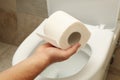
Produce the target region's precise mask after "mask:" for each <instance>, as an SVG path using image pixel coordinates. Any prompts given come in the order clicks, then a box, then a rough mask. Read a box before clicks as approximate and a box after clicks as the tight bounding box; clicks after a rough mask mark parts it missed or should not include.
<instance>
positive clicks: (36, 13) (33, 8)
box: [0, 0, 47, 45]
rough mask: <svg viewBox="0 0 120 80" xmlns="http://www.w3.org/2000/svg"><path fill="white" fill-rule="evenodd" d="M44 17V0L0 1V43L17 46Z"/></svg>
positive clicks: (45, 10) (45, 14) (45, 9)
mask: <svg viewBox="0 0 120 80" xmlns="http://www.w3.org/2000/svg"><path fill="white" fill-rule="evenodd" d="M46 17H47V5H46V0H0V41H1V42H5V43H9V44H13V45H19V44H20V43H21V42H22V41H23V40H24V39H25V38H26V37H27V36H28V35H29V34H30V33H31V32H32V31H33V30H34V29H35V28H36V27H37V26H38V25H39V24H40V23H41V22H42V21H43V20H44V19H45V18H46Z"/></svg>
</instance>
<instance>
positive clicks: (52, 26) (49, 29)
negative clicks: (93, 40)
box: [37, 11, 90, 49]
mask: <svg viewBox="0 0 120 80" xmlns="http://www.w3.org/2000/svg"><path fill="white" fill-rule="evenodd" d="M41 27H43V31H42V32H41V33H40V32H38V33H37V34H38V35H39V36H40V37H42V38H43V39H44V40H45V41H47V42H49V43H51V44H52V45H54V46H56V47H58V48H61V49H67V48H68V47H70V46H72V45H74V44H75V43H78V42H79V43H80V44H81V47H83V46H84V45H85V44H86V42H87V41H88V39H89V38H90V32H89V30H88V29H87V28H86V27H85V26H84V24H83V23H82V22H81V21H79V20H78V19H76V18H74V17H72V16H71V15H69V14H67V13H66V12H63V11H57V12H55V13H53V14H52V15H51V16H50V17H49V18H48V19H47V20H46V22H45V24H44V26H41Z"/></svg>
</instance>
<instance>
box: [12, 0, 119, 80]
mask: <svg viewBox="0 0 120 80" xmlns="http://www.w3.org/2000/svg"><path fill="white" fill-rule="evenodd" d="M68 2H69V3H68ZM118 2H119V0H110V1H109V0H104V1H103V0H93V1H86V0H47V5H48V13H49V15H50V14H52V13H53V12H55V11H56V10H63V11H66V12H68V13H70V14H72V15H73V16H75V17H76V18H78V19H80V20H81V21H83V22H85V23H87V24H93V25H98V26H90V25H86V26H87V28H88V29H89V30H90V32H91V37H90V39H89V41H88V42H87V46H86V47H85V48H83V49H82V50H81V53H84V54H86V55H87V57H86V56H84V59H85V62H84V64H81V63H82V62H78V61H77V60H75V61H76V63H77V65H76V64H74V65H75V66H74V65H73V67H72V68H76V69H77V70H76V71H75V70H73V71H72V70H71V72H70V71H69V69H68V71H69V73H67V72H63V73H59V69H57V68H56V66H58V65H57V64H53V66H52V67H51V68H49V69H48V70H45V72H43V73H42V74H40V75H39V76H38V77H37V78H36V79H35V80H104V77H105V73H107V68H108V67H107V66H108V64H109V62H110V59H111V57H112V53H113V51H114V48H115V43H116V41H117V39H118V35H119V31H120V27H117V26H116V22H117V17H118V12H119V10H118V9H119V4H118ZM101 5H102V6H101ZM89 10H91V12H90V11H89ZM101 12H103V13H101ZM88 13H89V15H88ZM99 24H104V26H101V25H100V26H99ZM40 26H44V23H42V24H41V25H40ZM40 26H38V28H37V29H36V30H34V31H33V32H32V33H31V34H30V35H29V36H28V37H27V38H26V39H25V40H24V41H23V43H22V44H21V45H20V46H19V48H18V49H17V51H16V53H15V55H14V57H13V62H12V64H13V65H15V64H17V63H18V62H20V61H22V60H24V59H26V58H27V57H29V56H30V55H31V54H32V52H33V51H34V49H35V48H36V47H37V46H38V45H40V44H41V42H42V39H41V38H40V37H39V36H38V35H36V32H40V30H41V27H40ZM80 55H81V54H80ZM76 57H80V56H79V55H78V53H77V56H75V58H76ZM82 60H83V59H82ZM72 61H74V58H73V59H72ZM75 61H74V62H75ZM80 61H81V60H80ZM68 62H69V61H68ZM70 63H73V62H70ZM63 64H64V63H62V65H63ZM67 64H68V63H67ZM77 66H78V67H77ZM62 67H63V66H62ZM53 70H54V71H53ZM64 70H66V69H63V71H64ZM46 71H48V72H51V71H53V72H51V73H52V75H51V74H49V73H48V72H46ZM64 73H65V74H64ZM59 74H64V75H61V76H58V75H59Z"/></svg>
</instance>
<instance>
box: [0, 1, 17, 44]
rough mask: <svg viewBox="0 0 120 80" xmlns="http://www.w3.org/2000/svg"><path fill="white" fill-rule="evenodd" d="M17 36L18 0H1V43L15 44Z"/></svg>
mask: <svg viewBox="0 0 120 80" xmlns="http://www.w3.org/2000/svg"><path fill="white" fill-rule="evenodd" d="M16 36H17V17H16V0H0V41H1V42H6V43H14V41H15V38H16Z"/></svg>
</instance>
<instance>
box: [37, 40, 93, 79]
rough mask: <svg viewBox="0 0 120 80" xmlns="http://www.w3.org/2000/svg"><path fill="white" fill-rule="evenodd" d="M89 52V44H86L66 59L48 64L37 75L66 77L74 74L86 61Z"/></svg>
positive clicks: (89, 54)
mask: <svg viewBox="0 0 120 80" xmlns="http://www.w3.org/2000/svg"><path fill="white" fill-rule="evenodd" d="M42 43H43V42H41V44H42ZM91 53H92V51H91V48H90V46H89V45H88V44H86V46H85V47H84V48H82V49H80V50H78V51H77V53H76V54H74V55H73V56H72V57H70V58H69V59H68V60H65V61H63V62H57V63H54V64H52V65H50V66H48V67H47V68H46V69H45V70H44V71H43V72H42V73H41V74H40V75H39V76H41V77H45V78H66V77H70V76H72V75H75V74H77V73H78V72H80V71H81V70H82V69H83V67H84V66H85V65H86V64H87V63H88V61H89V59H90V56H91Z"/></svg>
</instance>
